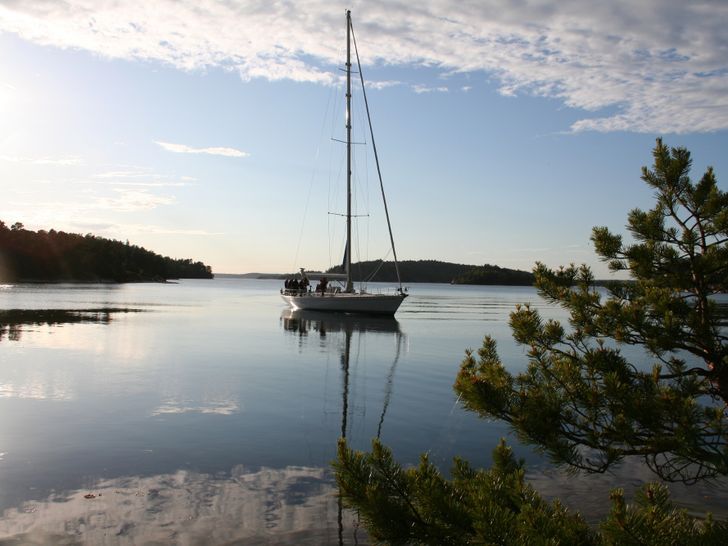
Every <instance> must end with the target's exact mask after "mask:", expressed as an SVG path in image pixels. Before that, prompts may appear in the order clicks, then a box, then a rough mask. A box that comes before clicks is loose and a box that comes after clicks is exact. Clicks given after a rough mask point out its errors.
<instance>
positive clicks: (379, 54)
mask: <svg viewBox="0 0 728 546" xmlns="http://www.w3.org/2000/svg"><path fill="white" fill-rule="evenodd" d="M355 17H356V19H355V28H356V29H361V34H357V39H358V40H359V43H360V46H361V47H360V49H361V52H362V55H363V57H362V61H363V62H364V64H365V65H368V66H372V65H387V66H420V67H428V68H430V69H433V70H434V71H436V72H438V73H439V74H441V75H452V74H455V73H469V74H471V75H473V77H477V75H478V74H482V76H483V78H484V79H485V78H487V79H489V80H490V81H495V82H498V85H499V90H500V92H501V93H503V94H504V95H522V94H527V95H534V96H542V97H549V98H554V99H557V100H560V101H561V102H562V103H563V104H565V105H567V106H569V107H573V108H575V109H579V110H581V111H583V112H584V114H583V116H582V118H581V119H579V120H578V121H576V122H575V123H574V124H573V126H572V128H571V129H572V130H574V131H586V130H590V131H617V130H627V131H640V132H651V133H654V132H658V133H666V132H704V131H717V130H723V129H727V128H728V100H726V94H725V89H727V88H728V57H727V56H726V55H725V51H726V48H727V47H728V37H727V36H728V35H727V34H726V32H725V28H726V25H727V24H728V3H726V2H723V1H705V2H685V1H684V0H643V1H641V2H634V1H633V0H612V1H610V2H603V1H600V0H591V1H586V0H563V1H561V2H543V1H541V0H524V1H522V2H518V3H504V2H502V1H501V0H478V1H474V0H472V1H468V0H466V1H464V2H460V3H458V5H457V9H453V6H452V3H450V2H444V1H442V0H423V1H422V2H418V3H416V4H413V3H412V2H409V1H406V0H388V1H387V2H382V1H372V2H367V3H362V4H360V5H359V6H358V7H357V10H356V13H355ZM342 18H343V13H342V11H339V10H332V9H331V8H330V5H328V4H327V3H325V2H298V3H290V2H284V1H283V0H271V1H270V2H265V3H263V4H261V3H260V2H252V1H242V2H235V3H232V2H227V1H224V0H198V1H197V2H194V3H180V2H177V1H174V0H156V1H155V2H142V1H133V0H130V1H128V2H117V1H115V0H97V1H95V2H94V3H93V4H89V3H88V2H86V1H84V0H67V1H65V2H57V3H54V2H46V1H40V0H38V1H33V0H28V1H24V2H14V3H11V4H9V5H8V4H5V5H4V6H3V7H0V30H4V31H7V32H13V33H16V34H18V35H19V36H21V37H23V38H25V39H27V40H31V41H34V42H36V43H40V44H44V45H54V46H58V47H71V48H80V49H85V50H89V51H93V52H95V53H98V54H100V55H104V56H106V57H109V58H115V59H116V58H120V59H143V60H154V61H161V62H165V63H169V64H171V65H173V66H176V67H178V68H180V69H183V70H192V69H199V68H205V67H222V68H225V69H229V70H235V71H237V72H238V73H239V74H240V75H241V77H243V78H244V79H252V78H264V79H268V80H281V79H288V80H294V81H302V82H312V83H320V84H330V83H333V82H336V81H338V75H335V74H336V72H335V70H334V69H335V68H336V67H337V66H339V65H340V63H341V59H340V49H341V48H340V44H339V42H338V41H337V40H336V38H337V37H340V36H341V34H342V30H341V27H342V26H343V25H342ZM419 89H420V92H422V88H419ZM414 91H415V92H417V91H418V87H415V88H414ZM197 153H209V152H197Z"/></svg>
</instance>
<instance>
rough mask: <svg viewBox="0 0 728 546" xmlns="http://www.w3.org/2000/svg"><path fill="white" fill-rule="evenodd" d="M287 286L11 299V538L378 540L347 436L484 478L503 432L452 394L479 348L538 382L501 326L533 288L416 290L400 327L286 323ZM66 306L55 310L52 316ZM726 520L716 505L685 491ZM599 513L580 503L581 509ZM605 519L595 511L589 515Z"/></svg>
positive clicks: (523, 452) (305, 320) (1, 501)
mask: <svg viewBox="0 0 728 546" xmlns="http://www.w3.org/2000/svg"><path fill="white" fill-rule="evenodd" d="M279 285H280V282H278V281H259V280H241V279H216V280H214V281H182V282H180V283H179V284H133V285H122V286H116V285H81V286H76V285H16V286H5V287H2V288H0V309H19V310H25V312H23V313H18V314H16V316H15V318H14V319H13V322H15V323H16V324H15V325H10V326H8V325H4V326H2V329H0V510H2V511H3V512H2V514H3V516H2V519H0V538H6V537H16V538H20V539H21V541H26V542H31V541H36V542H39V543H60V542H62V541H66V542H69V541H70V542H74V541H77V542H86V543H109V544H117V543H118V544H142V543H150V542H155V541H156V542H161V543H179V544H212V543H228V542H233V541H241V542H244V543H251V544H258V543H265V542H275V543H297V544H301V543H310V544H327V543H329V544H337V543H346V544H353V543H357V542H358V543H364V542H366V534H365V533H364V531H363V530H362V529H359V528H358V526H357V523H356V521H355V518H354V516H353V515H352V514H348V513H346V512H344V513H343V514H342V513H341V512H340V509H339V506H338V503H337V497H336V490H335V487H334V483H333V480H332V476H331V472H330V468H329V463H330V461H331V460H332V459H333V458H334V456H335V448H336V440H337V438H339V437H340V436H342V435H345V436H346V437H347V439H348V440H349V441H350V443H351V444H352V445H353V446H354V447H357V448H361V449H366V448H367V447H368V446H369V445H370V441H371V439H372V438H374V437H376V436H379V437H380V438H381V439H382V440H383V441H384V443H385V444H387V445H389V446H391V447H392V448H393V450H394V452H395V455H396V456H397V458H398V459H399V460H400V461H401V462H403V463H415V462H416V461H417V459H418V456H419V454H420V453H422V452H425V451H426V452H428V453H429V454H430V457H431V459H432V460H433V461H434V462H436V463H437V464H438V465H440V466H441V468H442V469H443V470H444V471H446V470H447V469H448V467H449V466H450V461H451V459H452V457H453V456H454V455H456V454H458V455H462V456H464V457H466V458H467V459H469V460H470V461H471V462H472V463H474V464H478V465H484V466H487V465H488V464H489V463H490V452H491V450H492V449H493V447H494V445H495V444H496V443H497V441H498V439H499V438H500V437H501V436H507V435H508V431H507V429H506V428H505V427H504V426H503V424H501V423H498V422H484V421H482V420H479V419H477V418H475V417H474V416H473V415H470V414H468V413H466V412H464V411H463V410H462V409H461V408H460V407H459V406H458V403H457V400H456V399H455V395H454V394H453V391H452V383H453V381H454V378H455V375H456V373H457V370H458V366H459V364H460V361H461V360H462V358H463V351H464V349H465V348H468V347H472V348H477V347H478V346H479V345H480V343H481V341H482V338H483V335H484V334H485V333H489V334H491V335H493V336H494V337H495V338H496V339H497V340H498V343H499V350H500V354H501V357H502V359H503V360H504V362H506V363H507V365H508V366H509V368H510V369H512V370H518V369H522V368H523V367H525V364H526V359H525V353H524V350H523V349H522V348H521V347H517V346H516V345H515V344H514V343H513V341H512V339H511V337H510V330H509V328H508V326H507V318H508V314H509V313H510V312H511V311H512V310H513V308H514V306H515V305H516V304H518V303H524V302H530V303H531V304H532V305H534V306H536V307H538V308H539V309H542V310H543V313H544V314H545V315H546V316H549V317H556V318H563V312H562V311H560V310H558V309H555V308H553V307H550V306H548V305H546V304H545V303H544V302H542V301H541V300H540V299H539V298H538V296H537V294H536V293H535V291H534V290H533V289H531V288H506V287H455V286H448V285H413V286H412V287H411V294H412V296H411V297H410V298H408V299H407V300H406V302H405V303H404V304H403V306H402V308H401V309H400V311H399V312H398V314H397V318H396V320H394V319H372V318H370V319H363V318H359V319H357V318H353V317H350V318H346V317H344V318H342V317H336V316H330V315H320V314H300V313H292V312H290V311H288V310H287V309H286V308H285V306H284V304H283V302H282V301H281V300H280V298H279V297H278V295H277V291H278V288H279ZM49 309H53V310H57V311H56V312H54V313H51V314H49V313H48V312H47V310H49ZM509 441H510V442H511V443H512V444H513V445H514V446H515V447H516V451H517V453H518V454H519V455H520V456H521V457H524V458H526V460H527V461H528V462H529V467H530V468H531V469H532V474H531V479H532V480H533V481H534V483H535V484H537V486H538V488H539V490H540V491H542V492H544V493H545V494H546V495H554V494H555V495H559V496H562V497H565V498H566V499H567V502H568V501H570V500H573V504H574V505H575V506H578V507H579V508H581V509H582V510H586V511H587V513H588V512H589V510H590V503H591V504H593V507H592V508H593V509H594V511H598V509H599V508H601V507H603V505H604V503H605V499H606V498H607V496H606V495H607V491H608V488H609V487H610V486H613V485H615V484H616V483H617V482H618V483H619V485H624V482H625V481H626V483H627V485H632V486H636V485H637V484H639V483H640V482H641V480H644V479H645V478H649V474H648V473H646V472H645V471H644V469H642V468H641V467H640V466H639V465H625V467H624V468H623V469H621V470H620V475H619V476H618V477H617V478H615V477H614V476H601V477H594V478H592V477H580V478H578V479H574V478H572V479H564V477H563V476H562V475H561V474H560V473H558V472H555V471H553V470H550V469H549V467H548V465H546V464H545V463H544V461H543V460H542V459H541V458H540V457H539V456H538V455H536V454H535V453H533V452H532V451H531V450H530V449H528V448H525V447H522V446H518V444H517V442H516V441H515V439H513V438H509ZM676 493H677V494H678V495H679V496H680V499H681V502H683V503H684V504H685V505H687V506H691V507H696V508H700V507H702V506H704V505H710V507H711V509H713V510H714V511H718V512H720V510H721V509H724V508H725V506H726V505H727V504H728V501H727V500H726V497H725V494H724V493H723V492H722V490H716V489H706V488H701V489H691V490H689V491H683V490H678V491H676ZM585 499H586V500H585ZM595 513H596V512H595Z"/></svg>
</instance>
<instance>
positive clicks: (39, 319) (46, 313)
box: [0, 307, 139, 341]
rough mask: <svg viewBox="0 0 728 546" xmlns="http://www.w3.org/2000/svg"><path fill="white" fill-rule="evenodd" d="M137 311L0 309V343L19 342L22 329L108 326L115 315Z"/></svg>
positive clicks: (120, 309)
mask: <svg viewBox="0 0 728 546" xmlns="http://www.w3.org/2000/svg"><path fill="white" fill-rule="evenodd" d="M138 311H139V309H128V308H110V307H109V308H106V307H102V308H93V309H0V341H2V340H3V339H8V340H10V341H19V340H20V338H21V332H22V331H23V329H24V327H26V326H31V325H36V326H40V325H44V324H45V325H48V326H58V325H61V324H74V323H97V324H108V323H110V322H111V320H112V315H113V314H115V313H135V312H138Z"/></svg>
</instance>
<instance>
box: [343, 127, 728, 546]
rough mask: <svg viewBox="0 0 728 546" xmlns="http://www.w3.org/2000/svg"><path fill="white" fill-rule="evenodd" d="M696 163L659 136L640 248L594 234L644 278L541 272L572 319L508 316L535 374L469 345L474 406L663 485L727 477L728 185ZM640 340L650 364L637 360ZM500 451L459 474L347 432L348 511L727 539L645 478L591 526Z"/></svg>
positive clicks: (505, 539) (417, 532) (460, 382)
mask: <svg viewBox="0 0 728 546" xmlns="http://www.w3.org/2000/svg"><path fill="white" fill-rule="evenodd" d="M689 169H690V154H689V153H688V152H687V150H685V149H683V148H672V149H668V148H667V147H666V146H664V145H663V143H662V141H661V140H658V141H657V145H656V147H655V150H654V167H653V169H652V170H649V169H644V170H643V174H642V179H643V180H644V181H645V182H646V183H647V184H649V185H650V186H651V187H652V188H654V189H655V193H656V205H655V207H654V208H653V209H652V210H650V211H647V212H644V211H641V210H638V209H636V210H633V211H632V212H630V214H629V218H628V225H627V227H628V229H629V231H630V233H631V234H632V237H633V239H634V242H633V243H630V244H627V243H625V242H624V241H623V239H622V237H621V236H620V235H615V234H612V233H611V232H610V231H609V230H608V229H607V228H605V227H597V228H594V231H593V234H592V241H593V243H594V246H595V249H596V251H597V254H598V255H599V256H600V258H601V259H602V260H604V261H606V262H607V263H608V264H609V267H610V268H611V269H612V270H613V271H625V272H627V273H629V275H630V277H631V280H630V282H613V283H609V284H608V285H607V287H606V291H603V290H599V289H597V287H596V284H595V281H594V278H593V275H592V273H591V271H590V269H589V268H588V267H586V266H582V267H575V266H573V265H572V266H569V267H566V268H561V269H558V270H551V269H548V268H547V267H545V266H544V265H542V264H538V265H537V266H536V268H535V270H534V274H535V278H536V286H537V288H538V290H539V293H540V294H541V296H543V297H544V298H545V299H547V300H548V301H550V302H553V303H556V304H558V305H561V306H563V307H564V308H565V309H566V310H568V312H569V315H570V318H569V327H568V328H566V327H564V326H563V325H562V324H560V323H559V322H557V321H553V320H544V319H543V318H542V317H541V316H540V314H539V313H538V312H537V311H536V310H534V309H532V308H530V307H529V306H527V305H524V306H519V307H517V308H516V310H515V312H513V313H512V314H511V317H510V326H511V329H512V331H513V337H514V339H515V340H516V341H517V342H518V343H519V344H522V345H524V346H526V347H528V358H529V365H528V368H527V370H526V371H525V372H522V373H519V374H516V375H514V374H511V373H510V372H509V371H508V370H507V368H506V366H505V365H504V364H503V362H502V361H501V360H500V357H499V356H498V352H497V348H496V343H495V340H493V339H492V338H491V337H488V336H486V337H485V339H484V341H483V345H482V347H481V348H480V349H479V350H478V351H477V353H474V352H473V351H470V350H469V351H466V355H465V359H464V360H463V362H462V365H461V368H460V371H459V373H458V376H457V379H456V382H455V386H454V388H455V391H456V392H457V393H458V394H459V396H460V399H461V400H462V402H463V404H464V405H465V407H466V408H467V409H469V410H471V411H474V412H476V413H478V414H479V415H481V416H482V417H485V418H497V419H502V420H504V421H507V422H508V423H510V425H511V426H512V428H513V430H514V431H515V432H516V434H517V435H518V437H519V439H521V441H523V442H525V443H529V444H532V445H534V446H536V448H537V449H540V450H541V451H542V452H544V453H546V454H547V455H548V456H549V457H550V458H551V460H552V461H554V462H555V463H565V464H567V465H569V466H570V467H571V468H577V469H583V470H586V471H592V472H604V471H606V470H607V469H609V468H611V467H612V466H613V465H614V464H616V463H619V462H620V461H622V460H623V459H624V458H625V457H628V456H639V457H642V458H643V459H644V460H645V461H646V463H647V464H648V466H649V467H650V468H651V469H652V470H653V471H654V472H655V473H656V474H657V475H658V476H659V477H661V478H662V479H665V480H674V481H684V482H688V483H692V482H695V481H697V480H702V479H710V478H713V477H716V476H724V475H726V474H728V414H727V412H728V409H727V408H728V405H727V404H728V347H727V344H726V330H725V327H726V321H725V318H726V312H725V309H721V308H720V307H719V306H718V305H717V304H716V302H715V298H714V296H715V295H716V294H718V293H725V292H726V287H727V286H728V283H727V282H726V281H727V280H728V244H727V243H728V194H726V193H725V192H722V191H720V190H719V189H718V187H717V184H716V181H715V176H714V174H713V171H712V169H708V170H707V172H706V173H705V175H704V176H703V177H702V179H701V180H700V182H698V183H697V184H693V183H692V182H691V181H690V178H689V177H688V172H689ZM626 345H632V346H635V347H636V348H639V349H640V350H641V351H643V352H644V355H645V358H648V359H651V360H652V366H651V368H650V367H649V366H646V365H643V364H642V363H637V364H635V363H633V362H630V361H629V360H628V359H627V358H626V357H625V355H624V354H623V353H622V349H623V348H624V346H626ZM493 458H494V465H493V467H492V468H491V469H489V470H473V469H471V468H470V467H469V466H468V465H467V464H466V463H465V462H463V461H460V460H456V461H455V465H454V468H453V470H452V479H451V480H449V481H448V480H445V479H444V478H442V476H440V474H439V473H438V472H437V471H436V469H435V468H434V467H433V466H432V465H431V464H430V463H429V462H428V460H427V458H426V457H423V458H422V460H421V462H420V465H419V466H418V467H417V468H410V469H403V468H402V467H400V466H399V465H397V464H396V463H395V462H394V461H393V458H392V455H391V453H390V452H389V451H388V450H387V449H386V448H384V447H382V446H381V445H380V444H379V443H378V442H377V441H375V442H374V443H373V449H372V453H370V454H364V453H357V452H354V451H352V450H350V449H348V448H347V446H346V444H345V443H344V442H343V440H342V441H341V442H340V444H339V452H338V460H337V461H336V462H335V463H334V467H335V469H336V478H337V481H338V484H339V487H340V489H341V495H342V497H343V499H344V500H345V502H346V503H347V504H348V506H350V507H352V508H354V509H356V510H357V511H358V513H359V514H360V516H361V517H362V519H363V521H364V522H365V524H366V525H367V528H368V529H369V531H370V533H371V535H372V536H373V538H374V539H376V540H380V541H384V542H388V543H392V544H410V543H422V544H600V545H601V544H604V545H622V544H628V545H631V544H635V545H637V544H639V545H655V546H657V545H662V544H675V545H678V544H679V545H683V544H686V545H692V544H694V545H698V544H700V545H704V544H705V545H712V544H715V545H718V544H725V543H726V536H728V523H725V522H714V521H713V520H712V518H711V517H710V515H708V517H707V518H706V519H705V520H698V519H696V518H694V517H692V516H690V515H689V514H688V513H687V512H686V511H684V510H677V509H675V508H674V506H673V505H672V504H671V502H670V500H669V495H668V491H667V489H666V488H665V487H664V486H663V485H660V484H647V485H645V486H644V487H643V488H642V489H641V490H640V491H639V492H638V494H637V495H636V499H635V502H634V504H633V505H627V504H626V502H625V498H624V495H623V492H622V491H621V490H619V489H617V490H615V491H613V492H612V495H611V502H612V510H611V513H610V515H609V516H608V518H607V519H606V520H604V521H603V522H602V524H601V525H600V527H599V528H598V529H592V528H590V527H588V526H587V525H586V524H585V523H584V521H583V520H582V519H581V518H580V517H579V516H578V515H573V514H570V513H569V512H568V511H567V510H565V509H564V508H563V507H562V506H561V505H560V504H559V503H558V501H555V502H553V503H547V502H545V501H544V500H543V499H541V498H540V497H539V495H538V494H537V493H536V492H535V491H534V490H533V489H531V488H530V487H529V486H528V485H527V484H526V483H525V482H524V479H523V468H522V464H521V463H519V462H517V461H515V459H514V458H513V455H512V453H511V452H510V450H509V449H508V448H507V447H506V446H505V444H504V443H503V442H501V444H500V445H499V446H498V447H497V448H496V450H495V452H494V457H493Z"/></svg>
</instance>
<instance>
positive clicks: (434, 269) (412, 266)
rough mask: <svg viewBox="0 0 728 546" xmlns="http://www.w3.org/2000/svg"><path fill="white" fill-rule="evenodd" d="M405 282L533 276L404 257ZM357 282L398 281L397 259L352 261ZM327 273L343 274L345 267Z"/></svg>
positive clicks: (519, 281)
mask: <svg viewBox="0 0 728 546" xmlns="http://www.w3.org/2000/svg"><path fill="white" fill-rule="evenodd" d="M398 265H399V272H400V275H401V276H402V282H437V283H452V284H490V285H507V286H531V285H532V284H533V282H534V276H533V274H532V273H529V272H528V271H519V270H517V269H507V268H504V267H498V266H497V265H488V264H485V265H480V266H478V265H466V264H456V263H450V262H441V261H438V260H405V261H402V262H398ZM351 272H352V277H353V279H354V281H355V282H361V281H366V282H370V281H374V282H396V281H397V272H396V270H395V268H394V262H382V261H364V262H357V263H353V264H351ZM326 273H344V268H343V266H340V265H339V266H336V267H332V268H331V269H329V270H327V271H326Z"/></svg>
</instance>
